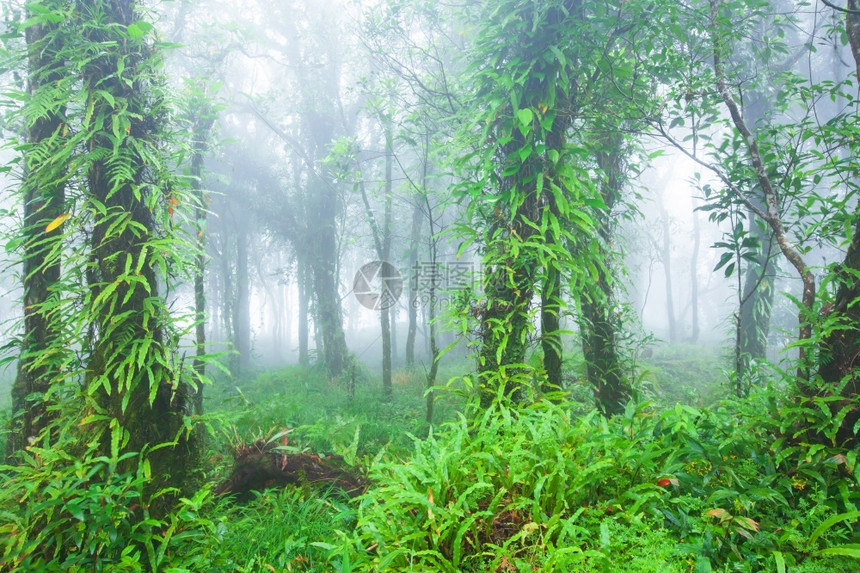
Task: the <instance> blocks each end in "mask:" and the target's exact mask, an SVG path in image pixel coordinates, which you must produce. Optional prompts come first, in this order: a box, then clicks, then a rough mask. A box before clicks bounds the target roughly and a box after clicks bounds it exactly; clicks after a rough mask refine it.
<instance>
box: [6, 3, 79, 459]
mask: <svg viewBox="0 0 860 573" xmlns="http://www.w3.org/2000/svg"><path fill="white" fill-rule="evenodd" d="M27 13H28V16H29V17H33V13H32V12H31V10H29V9H28V11H27ZM56 29H57V28H56V26H55V25H51V24H48V23H39V24H34V25H32V26H29V27H28V28H27V29H26V32H25V38H26V43H27V52H28V80H27V83H28V85H27V92H28V94H29V97H30V98H33V97H34V96H35V95H36V94H37V93H38V92H42V91H44V90H46V89H53V88H54V85H55V84H59V83H60V82H61V80H62V78H63V61H62V59H61V58H58V57H57V56H56V52H57V50H58V49H59V48H61V47H62V46H59V45H57V42H58V41H59V40H57V39H56V38H52V35H51V34H52V32H55V31H56ZM57 89H60V88H57ZM58 95H59V97H58V96H57V95H55V96H54V97H52V98H51V107H50V110H49V111H48V112H47V113H45V114H44V115H43V116H41V117H38V118H36V119H35V121H33V122H32V123H31V124H30V127H29V128H28V129H27V133H26V141H27V144H28V145H30V146H32V148H33V149H34V150H35V149H38V150H40V153H39V154H35V153H31V152H26V153H25V156H24V159H25V165H24V180H23V181H22V195H23V200H24V229H23V235H24V244H23V254H22V259H23V262H22V269H21V270H22V276H23V290H24V298H23V303H24V332H23V335H22V337H21V347H20V354H19V356H18V373H17V376H16V378H15V381H14V383H13V385H12V415H13V418H12V424H11V428H10V430H11V431H10V433H9V437H8V440H7V443H6V454H7V458H8V459H10V460H11V459H12V455H13V454H14V453H15V452H16V451H18V450H21V449H23V448H25V447H26V446H27V444H28V442H29V441H30V440H32V439H35V438H37V437H38V436H39V434H40V433H41V432H42V430H43V429H45V428H46V427H47V426H48V424H49V422H50V420H51V418H52V417H53V416H52V414H51V413H50V412H49V411H48V409H47V405H48V402H47V401H48V394H49V391H50V388H51V384H52V381H53V379H54V377H55V376H56V374H57V373H58V371H57V370H58V369H57V368H56V367H54V366H52V361H51V360H50V359H48V353H49V352H50V349H51V347H52V346H53V345H55V344H56V343H57V341H56V338H57V337H58V336H59V334H60V333H59V332H58V330H57V320H56V319H52V317H51V314H52V313H51V309H50V306H51V302H50V301H51V298H52V296H53V292H52V291H53V289H54V287H55V285H57V283H58V282H59V280H60V270H61V269H60V262H61V261H60V255H59V250H58V249H56V246H57V242H58V241H59V240H60V236H61V234H62V231H61V227H58V228H56V229H55V230H53V231H51V232H47V233H46V232H45V229H46V227H47V225H48V224H50V223H51V222H52V221H54V220H56V219H57V217H60V216H61V215H62V214H63V208H64V200H65V183H64V181H65V173H64V172H63V171H64V169H65V165H64V164H63V163H62V162H55V161H53V159H51V158H52V157H53V155H54V153H53V152H51V150H57V151H59V150H60V149H61V148H62V146H63V142H64V139H65V137H64V136H62V126H63V123H64V115H65V105H64V103H63V97H62V94H58ZM40 157H45V158H46V159H44V160H42V159H40ZM34 397H35V398H34Z"/></svg>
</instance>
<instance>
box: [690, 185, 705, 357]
mask: <svg viewBox="0 0 860 573" xmlns="http://www.w3.org/2000/svg"><path fill="white" fill-rule="evenodd" d="M697 207H698V202H697V201H696V198H695V197H693V252H692V254H691V255H690V306H691V307H692V311H693V319H692V324H691V330H690V342H692V343H693V344H695V343H697V342H698V341H699V246H700V245H701V243H702V229H701V225H700V224H699V213H698V211H696V208H697Z"/></svg>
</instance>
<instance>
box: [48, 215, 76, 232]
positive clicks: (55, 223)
mask: <svg viewBox="0 0 860 573" xmlns="http://www.w3.org/2000/svg"><path fill="white" fill-rule="evenodd" d="M71 216H72V214H71V213H64V214H62V215H60V216H59V217H57V218H56V219H54V220H53V221H51V222H50V223H48V226H47V227H45V232H46V233H50V232H51V231H53V230H54V229H56V228H57V227H59V226H60V225H62V224H63V223H64V222H65V221H66V219H68V218H69V217H71Z"/></svg>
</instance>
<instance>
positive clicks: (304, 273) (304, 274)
mask: <svg viewBox="0 0 860 573" xmlns="http://www.w3.org/2000/svg"><path fill="white" fill-rule="evenodd" d="M296 267H297V269H298V290H299V316H298V321H299V332H298V337H299V364H301V365H302V366H307V365H308V364H310V358H309V356H308V338H309V336H308V335H309V328H308V319H309V318H310V316H309V314H308V298H310V293H309V289H310V288H311V284H310V281H309V278H310V277H309V276H308V274H309V273H308V269H307V266H306V265H305V264H304V263H303V262H301V261H298V262H297V263H296Z"/></svg>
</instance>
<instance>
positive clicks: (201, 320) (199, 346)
mask: <svg viewBox="0 0 860 573" xmlns="http://www.w3.org/2000/svg"><path fill="white" fill-rule="evenodd" d="M210 114H211V112H210V111H209V110H208V109H206V108H205V107H204V108H203V112H202V113H201V115H200V117H198V118H197V121H196V127H195V129H194V134H195V137H194V142H193V146H194V153H193V155H192V156H191V188H192V190H193V192H194V195H195V199H196V202H197V204H196V205H195V208H194V222H195V227H196V230H197V236H196V247H197V256H196V257H195V261H194V263H195V264H194V320H195V322H196V324H195V327H194V338H195V340H194V346H195V358H194V371H195V373H196V375H197V382H196V385H195V386H196V388H195V391H196V393H195V395H194V413H195V414H198V415H199V414H202V413H203V378H204V377H205V376H206V362H205V361H204V360H203V357H204V356H205V355H206V282H205V281H206V214H207V205H206V203H207V201H206V199H207V193H206V192H205V191H204V190H203V164H204V161H205V158H206V152H207V150H208V148H209V146H208V144H207V139H208V137H209V130H210V129H211V128H212V124H213V123H214V120H213V118H212V117H210Z"/></svg>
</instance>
